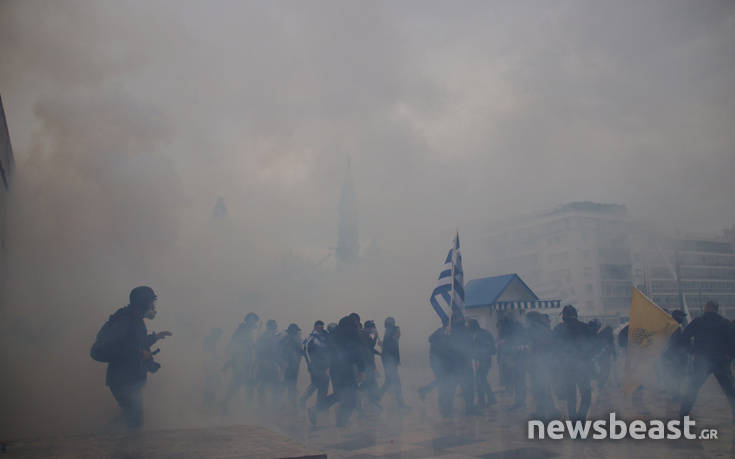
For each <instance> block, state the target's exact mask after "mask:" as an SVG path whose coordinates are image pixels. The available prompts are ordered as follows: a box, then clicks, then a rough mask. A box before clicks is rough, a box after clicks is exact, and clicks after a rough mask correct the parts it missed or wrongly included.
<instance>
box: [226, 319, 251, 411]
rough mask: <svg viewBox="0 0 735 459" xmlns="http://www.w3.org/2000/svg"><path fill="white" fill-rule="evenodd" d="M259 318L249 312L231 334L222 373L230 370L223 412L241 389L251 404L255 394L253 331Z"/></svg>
mask: <svg viewBox="0 0 735 459" xmlns="http://www.w3.org/2000/svg"><path fill="white" fill-rule="evenodd" d="M259 321H260V318H259V317H258V315H257V314H255V313H254V312H249V313H248V314H247V315H246V316H245V319H244V320H243V322H242V323H241V324H240V325H239V326H238V327H237V330H235V333H233V335H232V338H231V339H230V343H229V345H228V349H227V350H228V353H229V356H230V358H229V360H228V361H227V363H226V364H225V366H224V368H223V369H222V370H223V371H226V370H227V369H230V368H231V369H232V379H231V380H230V385H229V386H228V388H227V393H226V394H225V398H224V400H223V401H222V410H223V412H226V411H227V406H228V404H229V402H230V399H232V397H233V396H235V394H237V392H238V391H239V390H240V388H241V387H245V388H246V390H247V399H248V401H250V402H251V403H252V401H253V393H254V392H255V331H256V330H257V328H258V322H259Z"/></svg>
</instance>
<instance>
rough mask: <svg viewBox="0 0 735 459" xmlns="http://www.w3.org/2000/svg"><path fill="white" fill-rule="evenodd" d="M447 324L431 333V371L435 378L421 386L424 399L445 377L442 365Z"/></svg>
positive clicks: (420, 390) (421, 396) (420, 395)
mask: <svg viewBox="0 0 735 459" xmlns="http://www.w3.org/2000/svg"><path fill="white" fill-rule="evenodd" d="M446 336H447V332H446V326H442V327H441V328H438V329H436V330H435V331H434V332H433V333H432V334H431V335H429V365H430V366H431V371H432V372H433V373H434V379H433V380H432V381H431V382H429V383H428V384H425V385H423V386H421V387H419V390H418V392H419V398H421V400H424V399H425V398H426V395H427V394H428V393H429V392H431V391H432V390H434V388H435V387H437V385H439V381H440V380H441V379H442V378H443V376H444V375H443V367H442V352H443V350H442V349H443V348H442V345H443V344H444V343H445V342H446V339H445V338H446Z"/></svg>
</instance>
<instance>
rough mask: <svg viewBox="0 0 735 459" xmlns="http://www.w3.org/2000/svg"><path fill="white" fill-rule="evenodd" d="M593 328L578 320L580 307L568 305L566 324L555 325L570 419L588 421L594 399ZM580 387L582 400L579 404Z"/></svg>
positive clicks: (564, 395) (562, 379)
mask: <svg viewBox="0 0 735 459" xmlns="http://www.w3.org/2000/svg"><path fill="white" fill-rule="evenodd" d="M594 338H595V335H594V334H593V332H592V328H590V326H589V325H587V324H586V323H584V322H581V321H579V319H577V309H576V308H575V307H574V306H572V305H569V304H568V305H566V306H564V309H563V310H562V323H560V324H559V325H557V326H556V328H554V342H555V351H556V352H557V353H558V358H557V362H558V365H557V371H558V372H559V376H560V380H561V384H562V388H561V389H562V390H561V392H562V394H561V395H562V398H563V399H565V400H566V402H567V410H568V412H569V419H571V420H584V419H586V417H587V412H588V411H589V409H590V403H591V402H592V388H591V384H590V378H591V375H592V354H593V352H594V344H595V343H594ZM577 389H579V394H580V401H579V406H577Z"/></svg>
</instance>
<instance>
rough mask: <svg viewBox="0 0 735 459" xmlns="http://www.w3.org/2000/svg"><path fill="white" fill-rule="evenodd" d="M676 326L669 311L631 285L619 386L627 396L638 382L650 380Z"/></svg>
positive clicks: (677, 324) (643, 382)
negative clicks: (623, 360) (624, 352)
mask: <svg viewBox="0 0 735 459" xmlns="http://www.w3.org/2000/svg"><path fill="white" fill-rule="evenodd" d="M677 328H679V323H678V322H677V321H676V320H674V319H673V318H672V317H671V315H669V313H667V312H666V311H664V310H663V309H661V308H660V307H658V306H656V304H655V303H654V302H653V301H651V300H650V299H648V297H646V296H645V295H644V294H643V293H641V291H640V290H638V289H637V288H635V287H633V300H632V301H631V303H630V325H629V327H628V352H627V356H626V359H625V381H624V386H623V387H624V390H625V393H626V394H628V395H630V394H632V393H633V391H635V390H636V389H637V388H638V387H640V386H641V385H642V384H650V383H652V382H653V381H654V378H655V374H654V365H656V363H657V362H658V361H659V359H660V357H661V354H662V353H663V351H664V350H665V349H666V344H667V342H668V340H669V338H670V337H671V334H672V333H674V331H676V329H677Z"/></svg>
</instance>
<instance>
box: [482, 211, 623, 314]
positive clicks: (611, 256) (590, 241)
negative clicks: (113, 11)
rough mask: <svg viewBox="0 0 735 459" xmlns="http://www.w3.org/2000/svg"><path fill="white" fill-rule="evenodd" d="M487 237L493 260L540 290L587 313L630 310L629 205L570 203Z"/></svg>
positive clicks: (490, 256) (486, 240) (490, 261)
mask: <svg viewBox="0 0 735 459" xmlns="http://www.w3.org/2000/svg"><path fill="white" fill-rule="evenodd" d="M484 242H485V249H484V250H486V253H487V254H488V256H489V258H488V262H487V264H488V266H497V267H498V268H499V269H501V270H503V271H506V272H507V271H512V272H517V273H518V274H519V275H520V276H521V277H523V278H524V279H525V280H526V281H527V282H528V284H529V285H530V286H531V287H532V288H533V289H534V291H535V292H537V294H538V295H539V296H542V297H544V298H560V299H561V300H562V302H563V303H571V304H573V305H575V306H576V307H577V309H578V310H579V313H580V315H582V316H595V317H603V316H609V317H611V318H613V317H617V316H622V315H627V312H628V309H629V308H630V299H631V294H632V285H633V284H632V261H631V250H630V220H629V218H628V215H627V211H626V208H625V206H623V205H618V204H596V203H591V202H574V203H569V204H565V205H563V206H560V207H558V208H556V209H554V210H553V211H551V212H545V213H541V214H537V215H533V216H529V217H526V218H523V219H521V220H519V221H517V222H514V223H512V224H511V225H509V226H508V227H506V228H505V229H503V230H501V231H499V232H495V233H492V234H489V235H487V236H486V238H485V241H484Z"/></svg>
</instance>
